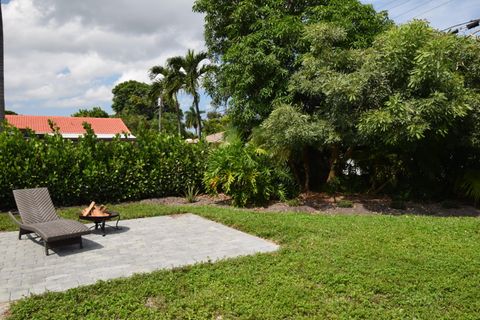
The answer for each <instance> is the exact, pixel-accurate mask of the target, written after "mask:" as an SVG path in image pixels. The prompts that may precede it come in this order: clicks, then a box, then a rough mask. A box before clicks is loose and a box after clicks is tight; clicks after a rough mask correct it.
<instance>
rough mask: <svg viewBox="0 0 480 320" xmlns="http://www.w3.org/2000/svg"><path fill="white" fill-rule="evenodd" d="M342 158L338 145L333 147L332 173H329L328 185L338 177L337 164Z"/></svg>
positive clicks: (331, 157)
mask: <svg viewBox="0 0 480 320" xmlns="http://www.w3.org/2000/svg"><path fill="white" fill-rule="evenodd" d="M339 156H340V150H339V148H338V145H336V144H334V145H333V146H332V151H331V156H330V171H329V172H328V178H327V183H328V182H330V181H332V180H333V179H335V178H336V177H337V163H338V158H339Z"/></svg>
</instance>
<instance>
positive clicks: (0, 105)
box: [0, 4, 5, 122]
mask: <svg viewBox="0 0 480 320" xmlns="http://www.w3.org/2000/svg"><path fill="white" fill-rule="evenodd" d="M4 119H5V82H4V58H3V17H2V5H1V4H0V122H1V121H3V120H4Z"/></svg>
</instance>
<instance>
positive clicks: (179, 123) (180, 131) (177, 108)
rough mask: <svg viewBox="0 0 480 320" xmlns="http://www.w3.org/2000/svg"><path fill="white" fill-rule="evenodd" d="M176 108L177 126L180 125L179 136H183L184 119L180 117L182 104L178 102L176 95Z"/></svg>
mask: <svg viewBox="0 0 480 320" xmlns="http://www.w3.org/2000/svg"><path fill="white" fill-rule="evenodd" d="M174 103H175V109H176V111H177V127H178V136H179V137H181V136H182V119H181V118H180V104H179V103H178V100H177V97H176V96H175V102H174Z"/></svg>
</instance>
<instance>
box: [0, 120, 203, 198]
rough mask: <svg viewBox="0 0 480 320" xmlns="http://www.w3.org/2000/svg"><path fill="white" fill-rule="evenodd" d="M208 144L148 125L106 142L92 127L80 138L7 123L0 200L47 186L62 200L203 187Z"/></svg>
mask: <svg viewBox="0 0 480 320" xmlns="http://www.w3.org/2000/svg"><path fill="white" fill-rule="evenodd" d="M206 156H207V147H206V146H205V145H204V144H201V143H200V144H194V145H189V144H186V143H185V142H184V141H183V140H181V139H178V138H176V137H172V136H166V135H159V134H157V133H153V132H148V131H145V132H143V133H141V134H139V135H138V136H137V140H136V141H135V142H130V141H122V140H121V139H120V137H118V138H117V139H115V140H113V141H111V142H106V141H101V140H99V139H97V138H96V137H95V135H94V133H93V132H92V131H91V130H90V129H89V130H88V134H86V135H85V136H84V137H83V138H81V139H79V141H78V142H73V141H70V140H65V139H63V138H62V137H61V136H60V135H58V134H56V135H52V136H49V135H47V136H45V137H43V138H38V137H36V136H35V135H34V134H31V133H30V134H29V133H27V137H26V138H25V137H24V135H23V133H22V132H20V131H18V130H17V129H13V128H10V127H7V128H6V129H5V130H4V131H2V132H1V133H0V162H1V163H2V168H3V169H2V170H1V172H0V190H1V193H0V203H1V204H2V206H6V207H13V206H14V203H13V197H12V189H18V188H27V187H38V186H46V187H48V188H49V190H50V193H51V195H52V198H53V199H54V202H55V203H56V204H58V205H67V204H84V203H88V202H89V201H92V200H93V201H98V202H115V201H126V200H133V199H142V198H148V197H160V196H167V195H183V193H184V192H185V190H186V188H187V186H190V185H194V186H195V187H197V188H199V189H201V188H202V178H203V172H204V167H205V158H206Z"/></svg>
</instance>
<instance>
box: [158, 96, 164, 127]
mask: <svg viewBox="0 0 480 320" xmlns="http://www.w3.org/2000/svg"><path fill="white" fill-rule="evenodd" d="M162 109H163V101H162V98H158V132H160V133H161V132H162Z"/></svg>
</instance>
